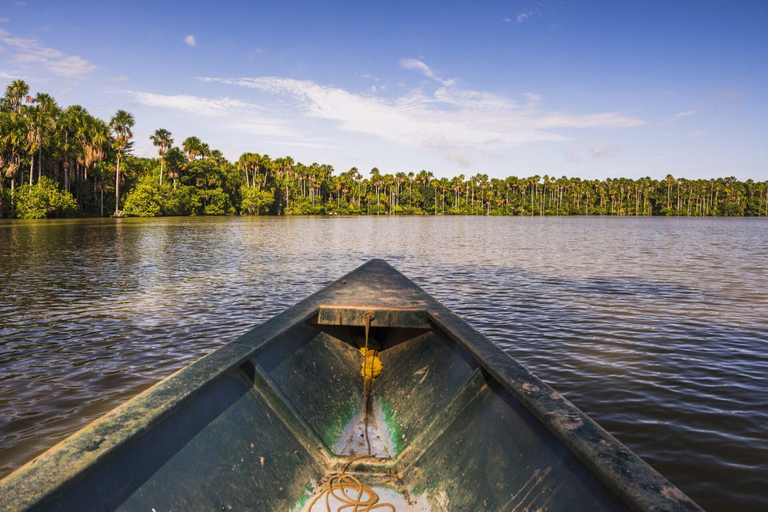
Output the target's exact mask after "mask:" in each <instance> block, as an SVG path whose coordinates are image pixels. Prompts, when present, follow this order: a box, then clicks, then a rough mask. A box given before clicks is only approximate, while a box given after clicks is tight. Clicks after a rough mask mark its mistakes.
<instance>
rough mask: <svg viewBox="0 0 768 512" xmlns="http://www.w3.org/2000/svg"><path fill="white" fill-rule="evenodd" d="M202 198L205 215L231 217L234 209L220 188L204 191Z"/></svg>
mask: <svg viewBox="0 0 768 512" xmlns="http://www.w3.org/2000/svg"><path fill="white" fill-rule="evenodd" d="M203 197H204V198H205V199H207V203H208V204H206V205H205V208H204V209H203V211H204V212H205V214H206V215H232V214H233V213H235V209H234V208H233V207H232V203H231V202H230V200H229V196H228V195H227V194H226V193H224V191H223V190H221V188H215V189H213V190H204V191H203Z"/></svg>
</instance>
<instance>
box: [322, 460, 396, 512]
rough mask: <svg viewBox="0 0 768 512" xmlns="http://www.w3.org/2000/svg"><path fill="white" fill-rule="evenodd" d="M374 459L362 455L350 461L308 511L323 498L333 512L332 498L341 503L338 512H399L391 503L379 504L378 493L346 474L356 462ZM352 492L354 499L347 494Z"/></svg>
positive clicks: (327, 485)
mask: <svg viewBox="0 0 768 512" xmlns="http://www.w3.org/2000/svg"><path fill="white" fill-rule="evenodd" d="M366 458H372V459H375V458H376V457H373V456H372V455H360V456H359V457H355V458H353V459H350V460H349V462H347V463H346V464H344V468H342V470H341V473H332V474H331V476H330V478H329V479H328V482H327V483H326V484H325V485H324V486H323V488H322V489H323V491H322V492H321V493H320V494H318V495H317V496H315V498H314V499H313V500H312V502H311V503H310V504H309V507H308V508H307V511H311V510H312V507H314V506H315V503H317V502H318V501H319V500H320V499H321V498H322V497H325V508H326V511H327V512H333V511H332V510H331V497H333V498H334V499H336V500H337V501H340V502H341V505H340V506H339V508H337V509H336V512H343V511H344V510H346V509H351V511H352V512H370V511H371V510H377V509H384V508H386V509H389V510H391V511H392V512H397V510H396V509H395V506H394V505H392V504H391V503H379V495H378V494H376V491H374V490H373V489H371V488H370V487H368V486H367V485H364V484H362V483H361V482H360V480H358V479H357V478H355V477H354V476H352V475H347V474H345V473H346V471H347V468H349V466H350V465H351V464H352V463H353V462H355V461H356V460H360V459H366ZM348 491H349V492H351V494H352V496H355V495H356V497H352V496H350V495H349V494H347V492H348Z"/></svg>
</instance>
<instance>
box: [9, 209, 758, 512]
mask: <svg viewBox="0 0 768 512" xmlns="http://www.w3.org/2000/svg"><path fill="white" fill-rule="evenodd" d="M374 257H377V258H384V259H386V260H387V261H389V262H390V263H391V264H392V265H394V266H395V268H397V269H398V270H400V271H401V272H403V273H404V274H405V275H406V276H408V277H410V278H411V279H413V280H414V281H415V282H416V283H417V284H419V285H420V286H422V287H423V288H424V289H425V290H426V291H427V292H429V293H431V294H432V295H433V296H435V297H436V298H437V299H438V300H440V301H442V302H443V303H444V304H445V305H447V306H448V307H449V308H451V309H453V310H454V311H455V312H456V313H457V314H459V315H460V316H462V317H463V318H464V319H466V320H467V321H468V322H469V323H471V324H472V325H473V326H474V327H476V328H477V329H479V330H480V331H481V332H483V333H484V334H485V335H487V336H488V337H489V338H490V339H491V340H493V341H494V342H495V343H497V344H498V345H500V346H501V347H503V348H504V349H505V350H506V351H507V352H508V353H509V354H510V355H512V356H513V357H515V358H517V359H518V360H519V361H520V362H522V363H523V364H525V365H526V366H528V367H529V368H530V369H531V370H532V371H533V372H534V373H536V374H537V375H538V376H539V377H541V378H542V379H544V380H545V381H546V382H548V383H549V384H550V385H552V386H553V387H554V388H555V389H557V390H558V391H560V392H561V393H562V394H563V395H565V396H566V397H567V398H568V399H569V400H570V401H571V402H573V403H574V404H575V405H576V406H577V407H579V408H580V409H582V410H583V411H584V412H586V413H587V414H588V415H590V416H591V417H592V418H593V419H595V420H596V421H597V422H598V423H600V424H601V425H602V426H603V427H604V428H606V429H607V430H608V431H609V432H611V433H612V434H613V435H615V436H616V437H617V438H618V439H619V440H620V441H622V442H623V443H624V444H626V445H627V446H628V447H629V448H630V449H632V450H633V451H635V453H637V454H638V455H640V456H641V457H642V458H644V459H645V460H646V461H647V462H649V463H650V464H651V465H652V466H653V467H654V468H656V469H657V470H658V471H660V472H661V473H662V474H663V475H664V476H666V477H667V478H668V479H669V480H671V481H672V482H673V483H674V484H676V485H677V486H679V487H680V488H681V489H682V490H683V491H684V492H686V493H687V494H689V495H690V496H691V497H692V498H693V499H694V500H696V501H697V502H698V503H699V504H701V505H702V506H703V507H704V508H705V509H707V510H710V511H728V510H734V509H738V510H740V511H748V510H754V511H758V510H768V492H767V491H766V489H768V476H767V475H768V221H766V219H749V218H738V219H737V218H733V219H728V218H717V219H701V218H692V219H687V218H630V217H586V218H584V217H582V218H572V217H571V218H569V217H545V218H538V217H537V218H521V217H504V218H501V217H500V218H496V217H394V218H390V217H381V218H378V217H358V218H276V217H261V218H260V217H255V218H242V217H237V218H235V217H229V218H213V217H198V218H161V219H123V220H118V221H115V220H111V219H78V220H61V221H0V304H1V305H2V307H0V477H2V476H5V475H7V474H9V473H10V472H11V471H12V470H14V469H16V468H18V467H20V466H21V465H22V464H23V463H25V462H27V461H29V460H30V459H32V458H33V457H35V456H36V455H38V454H40V453H42V452H43V451H45V450H46V449H48V448H50V447H51V446H53V445H54V444H56V443H57V442H59V441H60V440H62V439H64V438H65V437H66V436H68V435H69V434H71V433H72V432H74V431H76V430H78V429H79V428H81V427H83V426H84V425H86V424H87V423H89V422H91V421H92V420H94V419H96V418H98V417H99V416H101V415H103V414H104V413H106V412H108V411H109V410H111V409H113V408H114V407H116V406H117V405H119V404H121V403H123V402H125V401H126V400H128V399H129V398H131V397H133V396H134V395H136V394H137V393H139V392H141V391H142V390H144V389H146V388H147V387H149V386H151V385H152V384H153V383H155V382H157V381H159V380H160V379H162V378H164V377H167V376H168V375H170V374H171V373H173V372H174V371H176V370H178V369H180V368H182V367H184V366H185V365H187V364H188V363H190V362H192V361H194V360H196V359H198V358H199V357H201V356H203V355H205V354H207V353H209V352H210V351H211V350H213V349H215V348H216V347H219V346H221V345H222V344H224V343H226V342H228V341H230V340H232V339H234V338H235V337H237V336H238V335H240V334H242V333H243V332H245V331H246V330H248V329H250V328H252V327H253V326H255V325H256V324H258V323H260V322H263V321H264V320H266V319H268V318H270V317H272V316H273V315H275V314H276V313H278V312H280V311H282V310H283V309H285V308H287V307H288V306H290V305H292V304H294V303H296V302H297V301H299V300H300V299H302V298H304V297H306V296H307V295H309V294H310V293H312V292H314V291H317V290H318V289H320V288H321V287H323V286H324V285H326V284H327V283H329V282H330V281H332V280H334V279H336V278H338V277H340V276H341V275H343V274H344V273H346V272H348V271H350V270H352V269H354V268H355V267H357V266H358V265H360V264H362V263H363V262H365V261H367V260H368V259H370V258H374Z"/></svg>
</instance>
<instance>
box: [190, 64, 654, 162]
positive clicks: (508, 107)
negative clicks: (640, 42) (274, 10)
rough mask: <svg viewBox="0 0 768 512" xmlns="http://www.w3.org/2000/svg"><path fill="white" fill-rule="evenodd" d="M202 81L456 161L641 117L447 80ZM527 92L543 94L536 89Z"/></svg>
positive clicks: (636, 122)
mask: <svg viewBox="0 0 768 512" xmlns="http://www.w3.org/2000/svg"><path fill="white" fill-rule="evenodd" d="M200 80H202V81H205V82H218V83H224V84H229V85H236V86H241V87H247V88H251V89H255V90H258V91H260V92H262V93H268V94H277V95H282V96H287V97H288V98H289V99H290V100H292V101H293V102H294V103H293V106H294V107H297V108H299V109H300V112H301V115H303V116H306V117H310V118H317V119H323V120H327V121H331V122H333V123H335V124H336V125H337V126H338V127H339V128H340V129H341V130H343V131H347V132H355V133H361V134H368V135H372V136H375V137H378V138H380V139H382V140H385V141H388V142H394V143H398V144H403V145H406V146H411V147H419V148H424V149H428V150H431V151H436V152H438V153H441V154H442V155H443V156H444V157H445V158H446V159H448V160H450V161H453V162H457V163H460V164H461V163H462V162H464V163H467V162H470V157H469V156H468V153H467V152H468V151H485V150H493V149H501V148H508V147H512V146H515V145H519V144H524V143H531V142H540V141H565V140H568V138H567V137H566V136H564V135H562V134H560V133H558V132H557V131H556V130H557V129H561V128H593V127H594V128H621V127H629V126H638V125H640V124H642V121H641V120H639V119H635V118H631V117H627V116H625V115H623V114H621V113H619V112H605V113H598V114H587V115H572V114H568V113H565V112H549V113H548V112H543V111H542V110H541V109H540V108H539V107H538V105H537V104H531V103H529V104H526V105H522V106H520V105H517V104H516V103H515V102H514V101H512V100H509V99H507V98H505V97H503V96H500V95H497V94H493V93H489V92H484V91H472V90H464V89H457V88H449V87H441V88H439V89H437V91H435V93H434V94H433V95H426V94H424V93H423V92H422V91H421V90H416V91H412V92H411V93H410V94H407V95H405V96H402V97H400V98H397V99H394V100H386V99H382V98H379V97H371V96H370V95H368V94H355V93H352V92H349V91H346V90H344V89H340V88H337V87H331V86H323V85H319V84H317V83H315V82H312V81H309V80H294V79H289V78H279V77H259V78H241V79H223V78H200ZM528 97H529V99H531V98H533V99H535V100H537V101H539V100H540V99H541V98H540V97H539V96H536V95H533V97H532V96H528ZM273 102H274V101H273V100H272V101H271V103H273Z"/></svg>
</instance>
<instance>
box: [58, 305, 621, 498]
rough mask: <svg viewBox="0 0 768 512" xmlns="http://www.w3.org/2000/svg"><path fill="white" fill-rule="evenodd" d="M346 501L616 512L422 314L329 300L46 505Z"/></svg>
mask: <svg viewBox="0 0 768 512" xmlns="http://www.w3.org/2000/svg"><path fill="white" fill-rule="evenodd" d="M366 344H367V345H368V350H369V351H373V355H372V354H371V352H365V347H366ZM361 349H363V350H361ZM367 356H368V357H367ZM371 357H374V358H378V361H375V360H374V359H371ZM366 362H368V363H370V364H371V366H373V365H374V363H375V365H376V366H377V368H378V370H379V371H378V372H377V373H378V375H376V378H375V382H371V380H372V379H369V380H368V381H366V378H365V377H364V374H365V371H366V370H365V365H366ZM366 382H367V383H366ZM94 466H95V467H96V465H94ZM334 482H335V483H334ZM372 495H373V497H372ZM355 500H357V501H355ZM350 503H351V505H350ZM361 503H362V505H361ZM345 505H346V507H347V508H342V509H343V510H360V511H362V510H397V511H402V512H406V511H454V512H455V511H473V512H476V511H499V512H509V511H518V512H522V511H539V510H540V511H547V510H570V511H578V510H585V511H601V510H611V511H613V510H627V508H626V506H625V505H624V504H623V503H622V502H621V501H620V500H619V499H618V498H617V497H616V496H615V494H614V493H613V492H611V490H609V489H608V488H607V487H606V485H604V484H603V483H602V482H601V481H600V480H599V479H598V478H597V477H596V476H595V474H594V473H593V472H592V471H590V470H589V469H588V468H587V467H586V466H585V465H584V464H583V463H582V462H581V461H580V460H579V459H578V458H577V457H576V456H575V455H574V454H573V453H572V451H571V450H569V449H568V447H566V446H565V445H564V444H563V443H562V442H561V441H560V440H559V439H558V438H557V437H556V436H555V435H554V434H552V433H551V432H550V431H549V430H548V429H547V428H546V426H545V425H543V424H542V423H541V422H540V421H539V420H538V419H537V418H536V417H535V416H534V415H533V414H532V413H531V412H529V410H528V409H526V408H525V407H524V406H523V404H522V403H521V402H520V401H518V400H517V399H516V398H515V397H514V396H513V395H512V394H511V393H510V392H509V391H508V390H507V389H505V388H504V387H503V386H502V385H501V384H500V383H499V382H497V381H496V380H494V379H493V378H492V377H491V376H490V375H489V374H488V373H487V372H486V371H484V370H483V368H482V367H481V365H480V364H479V363H478V361H476V360H475V359H473V358H472V357H471V356H470V354H469V353H468V352H467V351H466V350H465V349H463V348H462V347H461V346H460V345H459V344H457V343H456V342H455V341H454V340H453V339H452V338H451V337H450V336H448V335H447V334H446V333H445V332H444V330H443V329H442V328H441V326H440V324H439V323H437V322H435V320H434V319H433V318H429V317H428V315H427V314H426V313H425V312H424V311H418V310H394V309H393V310H386V309H381V308H379V309H376V310H375V311H371V310H367V309H366V308H364V307H354V308H342V307H335V306H328V307H323V306H320V307H319V308H318V309H317V310H315V311H314V313H313V314H312V315H311V316H310V317H309V318H308V319H305V320H302V321H299V322H296V323H295V324H293V325H291V326H290V327H288V328H286V329H284V330H283V331H281V332H280V334H279V335H277V336H275V337H274V338H273V339H270V340H268V341H267V342H265V343H263V344H262V345H261V346H260V347H259V348H258V349H257V350H255V351H254V353H253V355H252V356H251V357H250V358H249V359H248V360H247V361H245V362H243V363H242V364H239V365H238V366H236V367H233V368H232V369H230V370H228V371H227V372H225V373H223V374H222V375H220V376H219V377H218V378H216V379H215V380H213V381H212V382H210V383H209V384H207V385H206V386H205V387H204V388H202V389H201V390H200V391H199V392H197V393H195V394H194V395H192V396H191V397H189V398H188V399H187V400H186V402H184V403H183V404H180V405H179V406H178V407H176V409H175V410H174V411H172V412H171V413H169V414H168V415H166V416H165V417H164V419H162V421H159V422H158V423H157V424H156V425H153V426H152V427H151V428H147V429H146V430H145V431H143V432H142V433H141V434H140V435H137V436H136V437H135V438H134V439H132V440H131V441H130V442H129V443H126V446H124V447H122V448H121V450H120V451H119V452H117V453H115V454H111V455H110V460H109V461H108V463H105V464H99V465H98V470H96V471H93V472H91V473H89V474H87V475H84V476H83V477H82V478H80V480H79V482H77V483H76V484H74V485H72V486H70V488H69V490H68V491H67V492H66V493H65V494H64V495H63V496H58V497H57V499H56V500H55V501H53V502H52V503H51V504H49V505H48V506H47V507H46V508H45V509H46V510H110V511H112V510H120V511H134V510H135V511H144V512H150V511H152V512H165V511H171V510H222V511H227V510H258V511H275V512H277V511H280V512H287V511H290V512H300V511H302V512H306V511H308V512H315V511H327V510H334V511H335V510H338V509H339V508H340V507H343V506H345ZM354 507H357V508H354ZM366 507H367V508H366Z"/></svg>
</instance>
